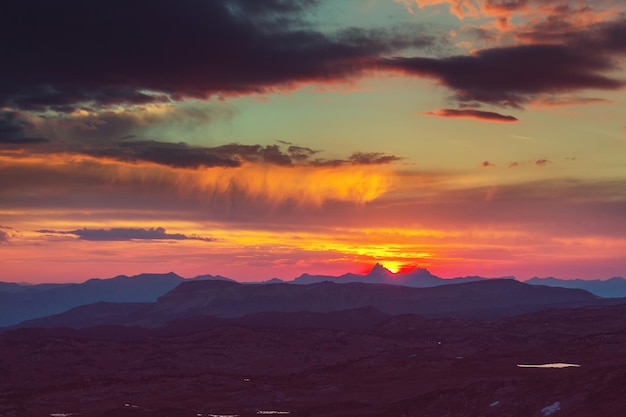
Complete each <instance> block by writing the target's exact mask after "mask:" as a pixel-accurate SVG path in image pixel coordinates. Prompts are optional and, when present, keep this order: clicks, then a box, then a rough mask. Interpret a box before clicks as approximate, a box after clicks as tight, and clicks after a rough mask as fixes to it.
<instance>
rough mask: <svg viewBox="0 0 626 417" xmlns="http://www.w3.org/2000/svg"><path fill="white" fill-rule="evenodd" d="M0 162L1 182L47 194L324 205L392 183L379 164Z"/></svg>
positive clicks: (49, 158) (353, 199)
mask: <svg viewBox="0 0 626 417" xmlns="http://www.w3.org/2000/svg"><path fill="white" fill-rule="evenodd" d="M0 162H2V169H0V172H4V173H5V174H6V175H4V179H5V181H2V180H1V179H0V183H4V184H0V185H3V186H6V187H10V188H13V189H14V192H15V193H16V194H19V188H20V187H22V186H25V187H28V188H30V189H39V191H40V192H41V193H42V196H45V195H46V194H48V195H50V196H56V197H59V196H61V195H64V194H65V193H69V192H70V187H78V189H82V190H83V191H84V192H85V193H89V192H90V190H93V189H94V188H101V189H103V191H104V190H107V189H110V190H111V191H112V192H117V191H124V190H125V191H126V192H133V193H146V192H156V193H157V194H159V195H163V196H165V195H168V194H169V195H177V196H179V197H186V198H191V199H194V200H198V201H211V200H212V199H214V198H218V197H219V198H222V199H224V198H225V199H226V200H227V201H231V202H232V201H234V200H236V199H241V200H258V201H260V202H265V203H269V204H273V205H276V204H283V203H286V202H292V203H295V204H298V205H314V206H320V205H322V204H324V203H325V202H327V201H330V200H337V201H342V202H349V203H354V204H364V203H367V202H370V201H372V200H375V199H376V198H378V197H379V196H381V195H382V194H384V193H385V192H387V191H388V190H389V189H390V188H391V187H392V185H393V173H392V170H391V168H385V167H381V166H380V165H339V166H311V165H302V166H301V165H297V166H279V165H272V164H267V163H244V164H242V165H241V166H239V167H234V168H224V167H213V168H204V169H187V168H174V167H169V166H163V165H158V164H153V163H141V164H139V163H137V164H134V163H126V162H121V161H117V160H111V159H107V158H95V157H89V156H82V155H81V156H79V155H67V154H48V155H46V156H45V157H44V156H27V155H25V154H6V153H5V154H3V155H0ZM9 173H10V175H9ZM9 178H11V181H9V180H8V179H9ZM148 190H156V191H148ZM74 192H75V191H74ZM68 198H71V196H68ZM77 198H78V197H77Z"/></svg>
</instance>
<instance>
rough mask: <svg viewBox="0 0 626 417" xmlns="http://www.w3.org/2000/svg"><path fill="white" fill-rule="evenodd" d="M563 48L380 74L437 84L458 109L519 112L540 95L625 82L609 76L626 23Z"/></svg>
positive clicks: (625, 43)
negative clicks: (483, 106) (472, 106)
mask: <svg viewBox="0 0 626 417" xmlns="http://www.w3.org/2000/svg"><path fill="white" fill-rule="evenodd" d="M570 35H571V36H570V38H569V39H568V41H567V42H565V43H563V44H533V45H516V46H508V47H500V48H489V49H483V50H479V51H477V52H476V53H474V54H472V55H463V56H452V57H445V58H424V57H412V58H407V57H397V58H391V59H385V60H382V62H381V65H382V67H383V68H384V69H395V70H400V71H403V72H405V73H407V74H413V75H416V76H419V77H430V78H434V79H437V80H439V81H440V82H441V83H442V84H444V85H446V86H447V87H449V88H450V89H452V90H453V91H454V94H455V98H456V99H457V100H458V101H459V102H462V103H472V102H480V103H489V104H494V105H499V106H512V107H521V106H522V105H523V104H525V103H527V102H529V101H530V100H532V99H533V98H537V97H538V96H540V95H543V94H555V93H556V94H558V93H566V92H572V91H580V90H584V89H605V90H614V89H619V88H622V87H623V86H624V85H626V82H625V81H624V79H623V78H622V77H619V75H616V74H615V73H612V72H614V71H616V70H618V69H619V59H618V56H619V55H620V54H626V21H624V20H620V21H616V22H612V23H606V24H601V25H600V24H599V25H596V26H593V27H591V28H589V29H588V30H580V29H579V30H577V31H576V32H572V33H570Z"/></svg>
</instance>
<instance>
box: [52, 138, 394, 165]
mask: <svg viewBox="0 0 626 417" xmlns="http://www.w3.org/2000/svg"><path fill="white" fill-rule="evenodd" d="M57 151H58V149H57V150H55V151H49V150H44V152H46V153H55V152H57ZM63 152H64V153H69V154H75V155H87V156H91V157H95V158H108V159H113V160H116V161H121V162H130V163H142V162H148V163H154V164H158V165H163V166H169V167H173V168H190V169H198V168H214V167H222V168H236V167H240V166H242V165H243V164H244V163H247V162H249V163H261V164H270V165H279V166H295V165H310V166H340V165H374V164H388V163H391V162H396V161H399V160H400V159H401V158H399V157H397V156H394V155H386V154H384V153H378V152H374V153H361V152H356V153H354V154H352V155H351V156H350V157H349V158H347V159H333V160H328V159H323V158H316V159H311V158H312V157H313V156H315V155H316V154H317V153H319V152H321V151H317V150H313V149H310V148H306V147H301V146H294V145H290V146H289V147H288V148H287V150H286V151H285V150H283V149H282V148H281V147H280V146H279V145H265V146H264V145H246V144H239V143H230V144H227V145H221V146H214V147H206V146H197V145H189V144H187V143H184V142H179V143H172V142H162V141H155V140H141V139H136V138H127V139H121V140H110V141H93V142H91V143H75V144H71V145H69V146H66V147H65V148H63Z"/></svg>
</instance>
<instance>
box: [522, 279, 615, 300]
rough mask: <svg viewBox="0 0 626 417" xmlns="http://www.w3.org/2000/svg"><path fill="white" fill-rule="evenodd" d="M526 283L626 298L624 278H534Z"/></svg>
mask: <svg viewBox="0 0 626 417" xmlns="http://www.w3.org/2000/svg"><path fill="white" fill-rule="evenodd" d="M526 283H527V284H531V285H546V286H548V287H561V288H581V289H583V290H587V291H589V292H590V293H592V294H595V295H598V296H600V297H605V298H621V297H626V279H624V278H622V277H613V278H610V279H607V280H599V279H592V280H586V279H558V278H554V277H548V278H537V277H534V278H531V279H529V280H528V281H526Z"/></svg>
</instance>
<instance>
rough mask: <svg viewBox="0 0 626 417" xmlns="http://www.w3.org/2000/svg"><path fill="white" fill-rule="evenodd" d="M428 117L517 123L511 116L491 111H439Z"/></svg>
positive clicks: (428, 113) (430, 113)
mask: <svg viewBox="0 0 626 417" xmlns="http://www.w3.org/2000/svg"><path fill="white" fill-rule="evenodd" d="M426 114H427V115H429V116H437V117H449V118H458V117H464V118H469V119H476V120H486V121H491V122H517V121H518V119H517V118H516V117H513V116H509V115H504V114H500V113H496V112H492V111H484V110H475V109H440V110H437V111H434V112H427V113H426Z"/></svg>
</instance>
